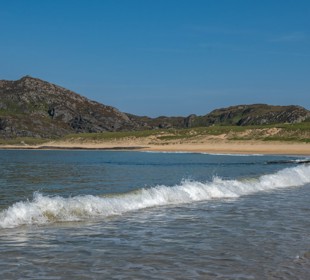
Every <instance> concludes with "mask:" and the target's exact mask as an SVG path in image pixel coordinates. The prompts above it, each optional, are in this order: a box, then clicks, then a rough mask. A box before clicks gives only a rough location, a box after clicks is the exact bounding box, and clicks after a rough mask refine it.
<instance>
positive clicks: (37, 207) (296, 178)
mask: <svg viewBox="0 0 310 280" xmlns="http://www.w3.org/2000/svg"><path fill="white" fill-rule="evenodd" d="M307 183H310V166H309V165H302V166H298V167H293V168H286V169H283V170H281V171H279V172H277V173H274V174H270V175H264V176H261V177H260V178H258V179H249V180H244V181H238V180H223V179H221V178H218V177H215V178H214V179H213V180H212V181H211V182H197V181H189V180H184V181H182V182H181V184H179V185H176V186H173V187H169V186H163V185H162V186H156V187H153V188H149V189H140V190H138V191H135V192H130V193H125V194H122V195H114V196H106V197H100V196H92V195H84V196H75V197H70V198H64V197H60V196H55V197H49V196H44V195H42V194H40V193H35V194H34V198H33V200H32V201H26V202H17V203H15V204H13V205H12V206H11V207H9V208H8V209H6V210H4V211H2V212H0V228H12V227H17V226H20V225H31V224H39V225H40V224H47V223H52V222H61V221H79V220H85V219H87V218H92V217H107V216H112V215H121V214H123V213H126V212H129V211H135V210H139V209H144V208H148V207H158V206H165V205H175V204H182V203H191V202H194V201H203V200H212V199H227V198H238V197H240V196H243V195H248V194H252V193H256V192H259V191H269V190H275V189H278V188H287V187H293V186H301V185H304V184H307Z"/></svg>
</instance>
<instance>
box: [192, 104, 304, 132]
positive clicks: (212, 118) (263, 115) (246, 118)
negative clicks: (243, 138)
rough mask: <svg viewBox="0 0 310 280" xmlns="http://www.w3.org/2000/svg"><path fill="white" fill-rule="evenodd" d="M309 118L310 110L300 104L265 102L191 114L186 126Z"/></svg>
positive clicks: (256, 123) (266, 122) (282, 121)
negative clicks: (279, 104)
mask: <svg viewBox="0 0 310 280" xmlns="http://www.w3.org/2000/svg"><path fill="white" fill-rule="evenodd" d="M309 118H310V111H308V110H307V109H305V108H303V107H301V106H294V105H291V106H272V105H267V104H253V105H238V106H231V107H228V108H222V109H216V110H214V111H212V112H211V113H209V114H207V115H205V116H196V115H191V116H189V117H188V118H187V120H188V121H187V125H188V127H198V126H210V125H214V124H220V125H237V126H246V125H268V124H277V123H299V122H303V121H305V120H307V119H309Z"/></svg>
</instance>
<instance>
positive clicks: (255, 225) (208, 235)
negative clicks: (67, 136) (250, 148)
mask: <svg viewBox="0 0 310 280" xmlns="http://www.w3.org/2000/svg"><path fill="white" fill-rule="evenodd" d="M0 279H49V280H50V279H289V280H291V279H305V280H306V279H310V164H309V158H308V157H302V156H298V157H297V156H273V155H215V154H207V153H205V154H204V153H181V152H180V153H168V152H166V153H156V152H142V151H99V150H94V151H89V150H88V151H84V150H75V151H73V150H67V151H66V150H59V151H43V150H0Z"/></svg>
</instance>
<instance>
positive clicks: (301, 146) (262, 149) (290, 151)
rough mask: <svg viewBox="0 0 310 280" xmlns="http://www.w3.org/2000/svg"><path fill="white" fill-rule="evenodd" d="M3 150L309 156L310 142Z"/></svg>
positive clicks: (57, 144)
mask: <svg viewBox="0 0 310 280" xmlns="http://www.w3.org/2000/svg"><path fill="white" fill-rule="evenodd" d="M0 150H103V151H109V150H110V151H149V152H189V153H210V154H262V155H264V154H266V155H267V154H268V155H296V156H310V144H309V143H296V142H293V143H286V142H262V141H242V142H241V141H206V142H203V143H190V142H189V143H161V144H151V143H147V142H145V141H139V140H136V141H130V142H129V143H128V142H127V141H111V142H48V143H45V144H43V145H35V146H31V145H2V146H0Z"/></svg>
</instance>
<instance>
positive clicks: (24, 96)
mask: <svg viewBox="0 0 310 280" xmlns="http://www.w3.org/2000/svg"><path fill="white" fill-rule="evenodd" d="M136 126H137V125H136V124H135V123H134V122H133V121H131V120H130V119H129V117H128V116H127V115H126V114H124V113H122V112H120V111H119V110H117V109H116V108H113V107H111V106H106V105H103V104H100V103H98V102H95V101H91V100H89V99H87V98H85V97H83V96H81V95H79V94H76V93H74V92H72V91H70V90H67V89H65V88H62V87H60V86H57V85H54V84H51V83H48V82H45V81H42V80H40V79H36V78H32V77H29V76H26V77H23V78H21V79H20V80H17V81H4V80H2V81H0V135H2V136H6V137H16V136H20V137H22V136H31V137H57V136H63V135H65V134H68V133H77V132H105V131H119V130H128V129H135V128H136Z"/></svg>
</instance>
